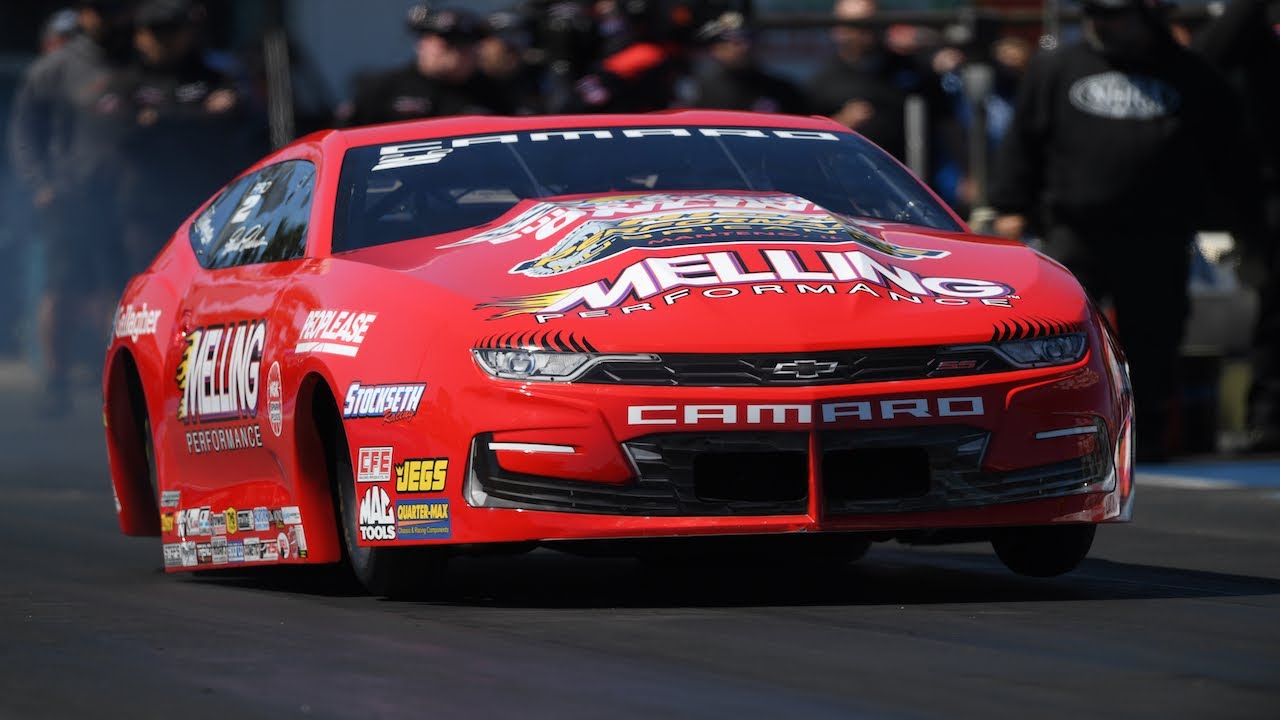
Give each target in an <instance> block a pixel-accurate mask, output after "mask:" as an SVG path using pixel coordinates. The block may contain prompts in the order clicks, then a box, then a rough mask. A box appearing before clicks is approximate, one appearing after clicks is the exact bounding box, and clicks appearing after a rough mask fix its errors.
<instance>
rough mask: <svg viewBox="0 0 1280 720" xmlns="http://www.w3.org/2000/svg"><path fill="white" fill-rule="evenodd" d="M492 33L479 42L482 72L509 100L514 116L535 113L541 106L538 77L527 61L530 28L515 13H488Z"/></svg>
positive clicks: (478, 62) (477, 53)
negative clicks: (526, 53)
mask: <svg viewBox="0 0 1280 720" xmlns="http://www.w3.org/2000/svg"><path fill="white" fill-rule="evenodd" d="M488 29H489V34H488V35H487V36H485V37H484V39H482V40H481V41H480V46H479V47H478V48H477V50H476V61H477V65H478V67H479V70H480V73H481V74H482V75H484V76H485V77H486V78H488V80H489V82H490V83H492V85H493V86H494V87H495V88H496V89H497V92H498V93H499V94H500V95H501V96H502V97H504V98H506V99H507V102H508V104H509V110H510V112H511V113H512V114H513V115H533V114H535V113H537V112H539V110H540V109H541V106H542V103H541V101H540V99H539V96H538V95H539V93H538V89H539V88H538V78H537V74H536V72H535V70H534V68H533V66H532V65H530V64H529V63H527V62H525V52H526V51H527V50H528V49H529V42H530V41H529V31H528V28H527V27H526V26H525V25H524V23H523V22H522V18H521V17H520V16H519V15H518V14H517V13H514V12H498V13H494V14H493V15H490V16H489V26H488Z"/></svg>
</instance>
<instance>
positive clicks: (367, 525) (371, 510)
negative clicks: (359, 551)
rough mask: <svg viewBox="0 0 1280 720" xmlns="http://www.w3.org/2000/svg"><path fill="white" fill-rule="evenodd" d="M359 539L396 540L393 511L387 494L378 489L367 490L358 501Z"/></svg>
mask: <svg viewBox="0 0 1280 720" xmlns="http://www.w3.org/2000/svg"><path fill="white" fill-rule="evenodd" d="M360 539H361V540H395V539H396V514H395V509H394V507H393V506H392V504H391V498H390V497H388V496H387V492H386V491H385V490H383V489H382V488H380V487H371V488H369V489H368V490H366V491H365V493H364V497H363V498H362V499H361V500H360Z"/></svg>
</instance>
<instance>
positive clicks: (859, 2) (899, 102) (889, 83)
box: [805, 0, 949, 176]
mask: <svg viewBox="0 0 1280 720" xmlns="http://www.w3.org/2000/svg"><path fill="white" fill-rule="evenodd" d="M879 11H880V7H879V4H878V3H877V1H876V0H835V2H834V3H833V4H832V8H831V13H832V15H833V16H834V17H835V19H836V20H838V21H840V22H841V24H839V25H837V26H836V27H833V28H832V30H831V39H832V41H833V44H834V46H835V47H834V52H833V53H832V55H831V56H830V57H829V58H828V59H827V60H826V62H824V63H822V64H821V65H820V66H819V67H818V70H817V71H816V72H815V73H814V74H813V75H812V76H811V77H810V78H809V80H808V82H807V83H806V85H805V92H806V93H807V94H808V98H809V103H810V105H811V106H812V108H813V111H814V112H815V113H818V114H821V115H826V116H827V117H829V118H831V119H833V120H835V121H836V122H838V123H840V124H841V125H844V126H845V127H848V128H850V129H851V130H855V131H857V132H858V133H859V134H861V135H863V136H865V137H866V138H867V139H868V140H870V141H871V142H873V143H875V144H876V145H878V146H879V147H881V148H883V149H884V150H885V152H888V153H889V154H890V155H893V156H894V157H896V158H898V159H899V160H902V161H906V160H907V131H906V126H907V115H906V106H907V100H908V99H909V98H911V97H918V98H920V99H921V100H923V101H924V104H925V109H926V112H927V113H928V114H929V120H930V122H929V125H930V128H931V129H933V130H937V129H940V128H942V127H943V125H944V124H945V123H946V122H947V121H948V120H949V119H948V118H946V117H944V116H943V112H944V110H945V108H946V103H945V96H944V95H943V93H942V85H941V81H940V79H939V78H938V76H937V75H936V74H935V73H933V72H932V70H931V69H930V68H928V67H926V66H925V64H924V63H921V62H919V61H918V60H917V59H916V58H915V57H914V56H910V55H906V54H903V53H900V52H896V51H893V49H891V48H890V43H889V42H887V40H886V35H885V33H884V32H882V31H879V30H876V29H873V28H872V27H869V26H867V25H866V24H865V23H868V22H869V21H871V20H873V19H874V18H875V16H876V14H877V13H879ZM909 34H910V33H907V32H903V31H901V30H899V31H898V35H899V36H906V35H909ZM913 42H914V41H913ZM897 44H898V45H900V44H902V41H901V40H900V41H899V42H898V43H897ZM898 49H901V48H898ZM926 176H927V175H926Z"/></svg>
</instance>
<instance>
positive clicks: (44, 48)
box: [40, 8, 80, 55]
mask: <svg viewBox="0 0 1280 720" xmlns="http://www.w3.org/2000/svg"><path fill="white" fill-rule="evenodd" d="M78 32H80V20H79V19H78V17H77V15H76V11H75V10H72V9H71V8H65V9H62V10H58V11H57V12H55V13H54V14H52V15H50V16H49V19H48V20H46V21H45V24H44V27H43V28H42V29H41V31H40V54H41V55H48V54H49V53H51V52H53V51H54V50H57V49H59V48H61V47H62V46H63V45H66V44H67V41H69V40H71V38H73V37H75V36H76V33H78Z"/></svg>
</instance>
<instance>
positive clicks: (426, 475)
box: [395, 458, 449, 493]
mask: <svg viewBox="0 0 1280 720" xmlns="http://www.w3.org/2000/svg"><path fill="white" fill-rule="evenodd" d="M395 467H396V492H397V493H428V492H443V491H444V484H445V479H446V478H447V476H448V473H449V460H448V459H447V458H430V459H425V460H405V461H404V462H402V463H397V464H396V466H395Z"/></svg>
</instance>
